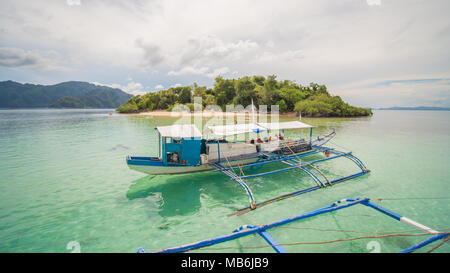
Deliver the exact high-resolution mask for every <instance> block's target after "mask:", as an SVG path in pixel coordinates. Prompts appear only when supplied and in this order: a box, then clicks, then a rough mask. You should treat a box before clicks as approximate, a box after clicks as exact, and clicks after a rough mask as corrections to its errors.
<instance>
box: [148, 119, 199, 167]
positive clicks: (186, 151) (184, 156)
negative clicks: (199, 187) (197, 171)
mask: <svg viewBox="0 0 450 273" xmlns="http://www.w3.org/2000/svg"><path fill="white" fill-rule="evenodd" d="M156 130H157V131H158V133H159V158H161V160H162V163H163V165H171V164H174V165H186V166H196V165H198V164H200V152H201V146H202V133H201V132H200V131H199V130H198V129H197V127H195V125H193V124H185V125H184V124H183V125H171V126H160V127H156ZM203 143H204V141H203Z"/></svg>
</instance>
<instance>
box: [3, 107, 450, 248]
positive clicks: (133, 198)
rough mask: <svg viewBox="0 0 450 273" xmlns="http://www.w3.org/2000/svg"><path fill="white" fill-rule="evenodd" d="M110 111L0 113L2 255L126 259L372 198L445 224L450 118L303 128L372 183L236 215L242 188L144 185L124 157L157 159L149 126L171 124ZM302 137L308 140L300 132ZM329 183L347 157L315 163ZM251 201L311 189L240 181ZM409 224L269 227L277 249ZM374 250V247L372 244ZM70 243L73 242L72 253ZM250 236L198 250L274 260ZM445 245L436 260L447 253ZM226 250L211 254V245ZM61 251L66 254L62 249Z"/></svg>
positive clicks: (296, 174) (355, 244)
mask: <svg viewBox="0 0 450 273" xmlns="http://www.w3.org/2000/svg"><path fill="white" fill-rule="evenodd" d="M111 111H112V110H47V109H43V110H0V162H1V164H0V184H1V190H0V252H71V251H72V249H71V248H70V247H68V244H69V242H72V241H76V242H77V243H78V244H79V246H80V251H81V252H135V251H136V250H137V248H138V247H144V248H146V249H148V250H151V249H160V248H164V247H170V246H175V245H179V244H185V243H190V242H193V241H197V240H201V239H206V238H209V237H214V236H218V235H221V234H225V233H229V232H231V231H232V230H234V229H235V228H237V227H239V226H241V225H243V224H264V223H268V222H270V221H274V220H279V219H282V218H286V217H290V216H293V215H296V214H300V213H302V212H307V211H310V210H313V209H317V208H320V207H323V206H327V205H329V204H331V203H332V202H334V201H336V200H340V199H343V198H353V197H366V196H367V197H373V198H386V199H395V200H384V201H381V204H382V205H383V206H385V207H387V208H389V209H391V210H393V211H395V212H397V213H400V214H402V215H405V216H407V217H409V218H411V219H413V220H416V221H418V222H420V223H422V224H424V225H427V226H429V227H432V228H435V229H441V230H445V229H448V228H449V227H450V220H449V212H450V204H449V198H450V193H449V190H448V189H449V182H450V181H449V180H450V179H449V175H450V169H449V157H450V154H449V153H450V112H447V111H441V112H433V111H375V113H374V115H373V117H368V118H352V119H350V118H348V119H334V118H326V119H306V118H305V119H303V121H304V122H307V123H310V124H313V125H315V126H317V128H316V129H315V130H314V133H315V134H314V135H316V134H322V133H325V132H329V131H331V130H332V128H334V129H335V130H336V132H337V136H336V137H335V138H334V139H333V141H332V143H330V146H333V147H335V148H338V149H340V150H344V151H349V150H352V151H353V152H354V154H355V155H356V156H358V157H359V158H360V159H361V160H363V161H364V163H366V165H367V166H368V167H369V168H370V169H371V171H372V172H371V173H370V174H369V175H366V176H363V177H360V178H357V179H355V180H351V181H349V182H345V183H341V184H339V185H336V186H334V187H330V188H327V189H322V190H318V191H315V192H311V193H308V194H305V195H301V196H298V197H296V198H291V199H287V200H284V201H281V202H278V203H274V204H271V205H268V206H266V207H263V208H261V209H258V210H256V211H254V212H251V213H248V214H245V215H243V216H240V217H236V216H234V217H227V216H226V215H227V214H229V213H231V212H233V211H234V210H235V209H236V208H240V207H243V206H246V205H247V197H246V195H245V193H244V191H243V190H242V189H241V188H240V186H239V185H237V184H236V183H234V182H232V181H231V180H229V179H228V178H226V177H224V176H223V175H221V174H217V173H211V172H204V173H200V174H186V175H177V176H147V175H145V174H141V173H138V172H134V171H132V170H129V169H128V167H127V166H126V164H125V156H126V155H129V154H133V155H156V154H157V142H158V140H157V138H156V133H155V130H154V127H155V126H156V125H162V124H164V125H165V124H171V123H172V122H173V121H174V119H173V118H161V117H158V118H156V117H136V116H123V115H118V114H113V115H109V113H110V112H111ZM305 134H306V133H305ZM320 167H321V169H322V170H323V171H324V172H325V173H326V174H327V175H329V176H330V177H337V176H338V175H345V174H351V173H352V172H356V171H357V170H358V169H357V168H356V167H355V166H354V165H352V164H351V163H350V161H348V160H346V159H337V160H332V161H330V162H326V163H323V164H321V165H320ZM248 183H249V185H250V186H251V187H252V189H253V193H254V194H255V197H256V199H257V200H259V201H262V200H265V199H267V198H270V197H273V196H275V195H278V194H282V193H287V192H291V191H294V190H297V189H299V188H302V187H307V186H312V185H313V182H312V181H311V179H309V178H308V177H306V176H305V175H303V174H302V173H301V172H300V171H298V170H292V171H289V172H285V173H282V174H276V175H273V176H267V177H262V178H255V179H252V180H249V182H248ZM410 229H413V228H412V227H410V226H408V225H406V224H404V223H400V222H397V221H395V220H392V219H391V218H389V217H387V216H384V215H382V214H380V213H378V212H376V211H374V210H371V209H369V208H366V207H362V206H361V207H359V206H356V207H352V208H349V209H345V210H342V211H338V212H335V213H331V214H326V215H322V216H319V217H315V218H312V219H308V220H305V221H302V222H298V223H295V224H291V225H288V226H286V227H283V228H277V229H274V230H271V231H270V233H271V234H272V236H273V237H274V238H276V239H277V240H278V241H279V242H280V243H297V242H319V241H328V240H335V239H342V238H351V237H357V236H366V235H367V234H366V233H355V232H354V231H359V232H361V231H364V232H374V231H381V232H385V231H389V232H391V231H399V232H401V231H405V230H410ZM424 238H425V237H389V238H376V239H363V240H354V241H346V242H339V243H333V244H320V245H293V246H286V247H285V248H286V249H287V250H288V251H290V252H370V251H371V247H370V246H371V245H373V244H375V245H378V246H379V250H380V251H381V252H395V251H399V250H401V249H403V248H406V247H408V246H410V245H412V244H414V243H416V242H418V241H420V240H422V239H424ZM371 241H375V243H373V242H371ZM69 245H70V244H69ZM262 245H265V242H264V241H263V240H262V239H261V238H259V237H257V236H249V237H247V238H243V239H240V240H237V241H233V242H229V243H225V244H222V245H218V246H215V247H210V248H208V249H204V250H202V251H225V252H272V250H271V249H270V248H248V247H258V246H262ZM449 245H450V244H445V245H443V246H442V247H441V248H439V249H437V250H436V252H449V251H450V246H449ZM219 247H220V248H225V247H226V249H221V250H217V249H213V248H219ZM68 248H69V249H68Z"/></svg>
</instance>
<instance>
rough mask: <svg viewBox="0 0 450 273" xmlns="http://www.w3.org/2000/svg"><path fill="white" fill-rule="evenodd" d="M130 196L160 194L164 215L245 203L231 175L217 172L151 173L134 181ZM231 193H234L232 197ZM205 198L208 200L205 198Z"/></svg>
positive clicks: (162, 214)
mask: <svg viewBox="0 0 450 273" xmlns="http://www.w3.org/2000/svg"><path fill="white" fill-rule="evenodd" d="M126 196H127V198H128V199H129V200H134V199H140V198H144V199H145V198H148V197H158V200H157V201H155V204H156V206H157V207H158V208H159V211H158V214H159V215H160V216H162V217H164V218H167V217H174V216H188V215H192V214H196V213H198V212H199V211H200V209H201V208H202V205H206V206H207V207H216V206H230V205H231V207H233V209H234V207H235V206H236V205H234V206H233V205H232V204H236V203H237V204H240V203H242V204H245V203H244V202H239V201H245V200H246V199H245V193H244V192H243V191H242V190H241V189H240V188H239V185H237V184H236V185H235V183H234V182H233V181H231V180H230V179H229V178H228V177H225V176H224V175H222V174H219V173H214V172H203V173H196V174H181V175H156V176H152V175H148V176H145V177H142V178H139V179H137V180H135V181H133V182H132V184H131V185H130V188H129V190H128V192H127V194H126ZM230 196H233V197H232V198H230ZM203 199H204V200H206V201H205V202H203Z"/></svg>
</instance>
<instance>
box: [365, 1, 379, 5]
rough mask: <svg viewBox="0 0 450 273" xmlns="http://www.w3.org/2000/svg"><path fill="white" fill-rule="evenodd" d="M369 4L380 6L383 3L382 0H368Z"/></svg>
mask: <svg viewBox="0 0 450 273" xmlns="http://www.w3.org/2000/svg"><path fill="white" fill-rule="evenodd" d="M366 1H367V5H369V6H379V5H381V0H366Z"/></svg>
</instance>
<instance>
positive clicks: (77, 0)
mask: <svg viewBox="0 0 450 273" xmlns="http://www.w3.org/2000/svg"><path fill="white" fill-rule="evenodd" d="M67 5H69V6H79V5H81V0H67Z"/></svg>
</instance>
